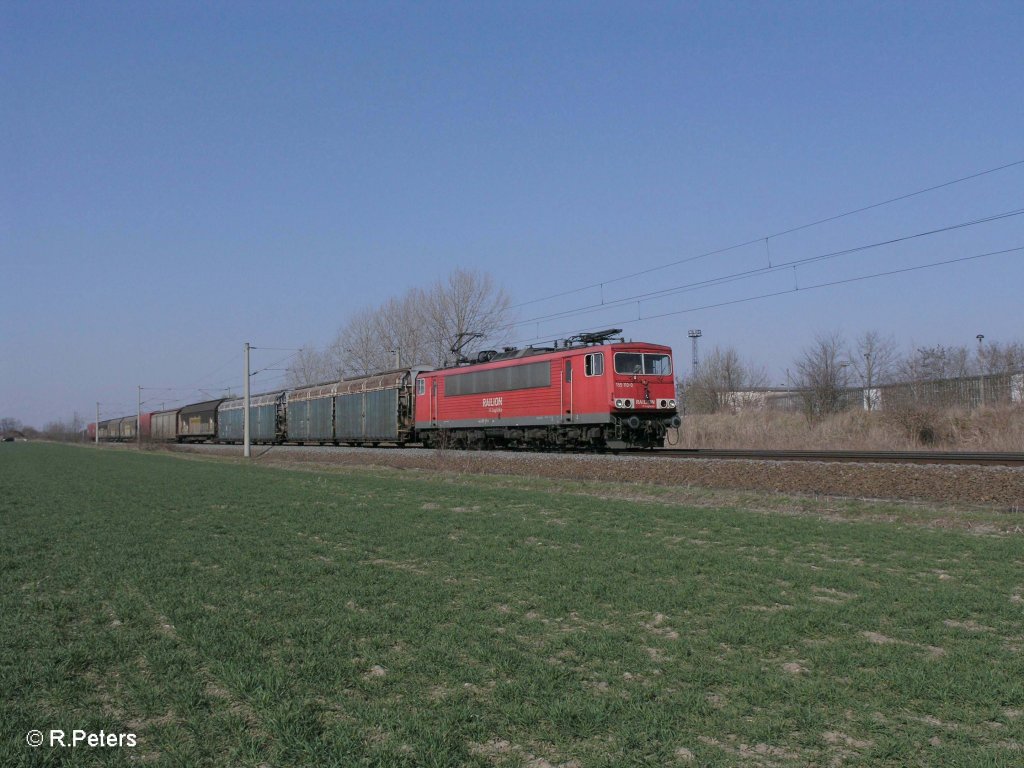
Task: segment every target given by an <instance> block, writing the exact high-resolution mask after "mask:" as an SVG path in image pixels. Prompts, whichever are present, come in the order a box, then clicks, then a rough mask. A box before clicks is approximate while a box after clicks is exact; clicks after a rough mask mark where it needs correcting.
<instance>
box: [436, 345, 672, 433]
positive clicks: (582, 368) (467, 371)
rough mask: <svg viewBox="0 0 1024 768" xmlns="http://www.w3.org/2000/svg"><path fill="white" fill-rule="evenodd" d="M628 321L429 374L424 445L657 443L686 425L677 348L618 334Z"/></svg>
mask: <svg viewBox="0 0 1024 768" xmlns="http://www.w3.org/2000/svg"><path fill="white" fill-rule="evenodd" d="M620 332H621V331H620V329H613V330H609V331H602V332H600V333H589V334H581V335H579V336H576V337H574V338H572V339H569V340H568V341H567V342H566V345H565V346H562V347H554V348H532V347H531V348H527V349H506V350H505V351H504V352H500V353H499V352H491V351H487V352H481V353H480V354H479V355H478V357H477V361H476V362H475V363H471V364H469V365H464V366H460V367H456V368H445V369H441V370H437V371H429V372H425V373H421V374H420V375H419V376H418V377H417V379H416V433H417V435H418V436H419V438H420V439H421V440H422V441H423V443H424V444H425V445H428V446H438V445H450V446H452V447H460V448H461V447H480V448H491V447H510V448H511V447H538V448H545V447H547V448H574V449H588V448H589V449H598V450H599V449H605V448H610V449H620V448H653V447H656V446H660V445H662V443H663V441H664V437H665V431H666V429H668V428H669V427H678V426H679V423H680V420H679V415H678V413H677V412H676V400H675V397H676V395H675V381H674V379H673V375H672V373H673V372H672V350H671V349H670V348H669V347H665V346H661V345H658V344H646V343H642V342H629V343H627V342H625V341H624V340H622V339H619V341H617V342H615V341H612V337H613V336H614V335H615V334H618V333H620Z"/></svg>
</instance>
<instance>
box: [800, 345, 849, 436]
mask: <svg viewBox="0 0 1024 768" xmlns="http://www.w3.org/2000/svg"><path fill="white" fill-rule="evenodd" d="M844 349H846V342H845V340H844V339H843V335H842V334H841V333H839V332H838V331H835V332H832V333H821V334H818V335H817V336H815V338H814V343H813V344H811V345H810V346H809V347H805V348H804V350H803V353H802V354H801V356H800V358H799V359H798V360H797V361H796V369H797V385H798V386H799V387H800V389H802V390H803V393H802V394H803V398H804V411H805V413H806V414H807V416H808V418H815V417H819V416H824V415H826V414H830V413H838V412H839V411H840V410H842V409H843V408H844V407H846V401H847V397H846V388H847V386H848V385H849V373H848V369H849V367H850V363H849V361H848V360H845V359H844V357H843V354H844V353H843V350H844Z"/></svg>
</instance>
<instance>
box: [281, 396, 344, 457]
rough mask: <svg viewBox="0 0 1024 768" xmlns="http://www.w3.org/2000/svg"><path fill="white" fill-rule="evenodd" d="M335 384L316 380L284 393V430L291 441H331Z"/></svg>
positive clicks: (332, 439) (332, 437)
mask: <svg viewBox="0 0 1024 768" xmlns="http://www.w3.org/2000/svg"><path fill="white" fill-rule="evenodd" d="M337 388H338V385H337V384H336V383H334V384H317V385H315V386H312V387H303V388H301V389H296V390H293V391H291V392H289V393H288V396H287V407H286V411H287V416H286V422H285V423H286V425H287V426H286V430H285V431H286V432H287V438H288V441H289V442H292V443H330V442H334V395H335V393H336V392H337Z"/></svg>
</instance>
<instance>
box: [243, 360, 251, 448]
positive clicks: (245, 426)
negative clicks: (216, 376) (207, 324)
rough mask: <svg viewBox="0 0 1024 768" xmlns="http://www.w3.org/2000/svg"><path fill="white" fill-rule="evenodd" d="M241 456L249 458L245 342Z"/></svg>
mask: <svg viewBox="0 0 1024 768" xmlns="http://www.w3.org/2000/svg"><path fill="white" fill-rule="evenodd" d="M242 413H243V415H242V425H243V427H242V432H243V438H242V440H243V447H242V455H243V456H244V457H245V458H247V459H248V458H249V453H250V451H249V342H248V341H247V342H245V406H244V408H243V410H242Z"/></svg>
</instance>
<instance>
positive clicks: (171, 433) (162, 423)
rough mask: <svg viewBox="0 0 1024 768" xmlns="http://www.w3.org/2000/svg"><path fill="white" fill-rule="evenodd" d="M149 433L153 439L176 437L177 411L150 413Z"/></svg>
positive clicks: (168, 439) (171, 438) (174, 438)
mask: <svg viewBox="0 0 1024 768" xmlns="http://www.w3.org/2000/svg"><path fill="white" fill-rule="evenodd" d="M149 434H150V437H151V438H152V439H153V440H161V441H163V440H166V441H172V442H173V441H174V440H176V439H177V438H178V411H177V409H175V410H173V411H157V412H156V413H153V414H150V420H149Z"/></svg>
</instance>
